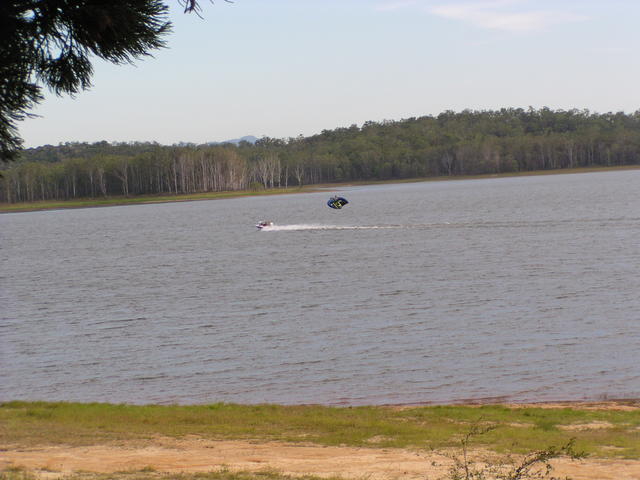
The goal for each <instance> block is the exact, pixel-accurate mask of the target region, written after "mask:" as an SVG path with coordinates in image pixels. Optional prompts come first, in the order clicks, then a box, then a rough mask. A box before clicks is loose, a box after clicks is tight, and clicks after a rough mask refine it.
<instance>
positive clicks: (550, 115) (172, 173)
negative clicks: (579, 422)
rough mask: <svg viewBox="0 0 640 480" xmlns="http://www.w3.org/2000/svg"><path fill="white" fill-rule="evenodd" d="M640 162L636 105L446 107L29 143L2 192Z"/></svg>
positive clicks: (203, 188) (141, 190)
mask: <svg viewBox="0 0 640 480" xmlns="http://www.w3.org/2000/svg"><path fill="white" fill-rule="evenodd" d="M621 165H640V111H638V112H635V113H633V114H625V113H606V114H596V113H590V112H588V111H586V110H570V111H563V110H558V111H553V110H550V109H547V108H543V109H539V110H535V109H529V110H523V109H503V110H498V111H470V110H465V111H463V112H459V113H455V112H444V113H442V114H440V115H438V116H435V117H434V116H425V117H421V118H410V119H406V120H401V121H384V122H380V123H377V122H366V123H365V124H364V125H362V126H361V127H358V126H356V125H352V126H351V127H348V128H337V129H334V130H324V131H323V132H321V133H320V134H318V135H313V136H310V137H296V138H289V139H275V138H268V137H265V138H262V139H260V140H258V141H257V142H256V143H255V144H250V143H248V142H240V143H239V144H238V145H234V144H225V145H194V144H180V145H174V146H170V147H169V146H161V145H159V144H157V143H117V144H110V143H107V142H98V143H93V144H88V143H67V144H64V145H59V146H51V145H47V146H43V147H39V148H35V149H27V150H24V151H23V152H22V154H21V156H20V158H19V159H18V161H16V162H13V163H11V164H9V167H8V168H7V169H6V170H5V171H4V172H0V173H2V175H3V178H2V179H0V199H1V200H3V201H7V202H20V201H33V200H49V199H71V198H77V197H97V196H108V195H123V194H124V195H140V194H180V193H196V192H210V191H226V190H242V189H247V188H251V187H255V186H256V185H261V186H262V188H273V187H287V186H294V185H304V184H314V183H323V182H345V181H355V180H386V179H411V178H422V177H433V176H455V175H475V174H486V173H489V174H494V173H495V174H498V173H508V172H523V171H531V170H551V169H563V168H575V167H593V166H621Z"/></svg>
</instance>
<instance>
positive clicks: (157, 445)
mask: <svg viewBox="0 0 640 480" xmlns="http://www.w3.org/2000/svg"><path fill="white" fill-rule="evenodd" d="M448 465H450V460H449V459H448V458H447V457H445V456H442V455H438V454H435V453H431V452H426V453H425V452H417V451H411V450H405V449H389V448H385V449H381V448H352V447H322V446H317V445H300V444H285V443H277V442H255V443H254V442H249V441H211V440H204V439H200V438H186V439H179V440H176V439H170V438H158V439H156V440H155V441H153V442H150V443H149V444H148V445H144V446H141V445H129V446H127V445H123V446H91V447H61V446H50V447H42V448H30V449H17V448H11V447H10V446H4V447H3V448H2V449H0V469H4V468H7V467H11V466H14V467H15V466H20V467H25V468H27V469H29V470H30V471H34V472H35V473H36V474H37V475H38V476H39V477H41V478H43V479H53V478H56V477H59V476H61V475H62V474H68V473H72V472H74V471H84V472H100V473H113V472H119V471H126V470H132V471H135V470H142V469H144V468H153V469H154V470H155V471H157V472H185V473H186V472H189V473H193V472H207V471H212V470H220V469H222V468H227V469H229V470H233V471H253V472H255V471H260V470H277V471H279V472H282V473H285V474H290V475H304V474H312V475H317V476H321V477H328V476H342V477H344V478H348V479H359V480H361V479H363V478H367V479H370V480H392V479H399V478H402V479H408V480H413V479H416V480H417V479H421V480H427V479H437V478H440V477H441V476H443V475H444V474H446V472H447V467H448ZM554 467H555V468H554V475H556V476H559V477H561V478H564V477H565V476H570V477H571V478H572V479H574V480H638V479H640V460H598V459H585V460H578V461H571V460H564V459H561V460H557V461H555V462H554Z"/></svg>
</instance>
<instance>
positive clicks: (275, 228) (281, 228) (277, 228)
mask: <svg viewBox="0 0 640 480" xmlns="http://www.w3.org/2000/svg"><path fill="white" fill-rule="evenodd" d="M442 225H443V224H439V225H437V224H422V225H318V224H313V223H300V224H293V225H271V226H268V227H263V228H262V229H261V231H263V232H291V231H301V230H388V229H400V228H428V227H436V226H442Z"/></svg>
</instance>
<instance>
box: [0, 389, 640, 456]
mask: <svg viewBox="0 0 640 480" xmlns="http://www.w3.org/2000/svg"><path fill="white" fill-rule="evenodd" d="M477 422H481V423H485V422H486V423H491V424H495V425H498V428H496V429H495V430H492V431H490V432H489V433H487V434H485V435H483V436H482V438H479V439H478V440H477V441H476V442H475V444H476V446H478V447H484V448H487V449H490V450H493V451H495V452H499V453H525V452H529V451H532V450H540V449H544V448H546V447H548V446H549V445H560V444H563V443H566V442H567V441H568V440H569V439H571V438H575V439H576V449H578V450H582V451H585V452H587V453H588V454H590V455H593V456H597V457H605V458H606V457H620V458H632V459H638V458H640V410H639V409H636V410H631V411H621V410H593V409H580V408H508V407H505V406H500V405H486V406H481V407H470V406H435V407H434V406H431V407H415V408H405V409H397V408H388V407H353V408H334V407H322V406H280V405H235V404H225V403H218V404H212V405H197V406H158V405H147V406H134V405H112V404H98V403H92V404H80V403H45V402H19V401H16V402H7V403H2V404H0V438H1V439H2V443H3V444H5V445H7V444H10V445H21V446H34V445H51V444H68V445H90V444H100V443H115V444H117V443H120V442H132V441H133V442H136V441H147V440H150V439H153V438H154V437H157V436H170V437H177V438H179V437H183V436H186V435H197V436H200V437H202V438H207V439H251V440H259V441H266V440H274V441H284V442H311V443H315V444H320V445H346V446H357V447H402V448H435V449H440V448H449V447H455V446H458V445H459V441H460V438H461V437H462V436H463V435H464V434H465V433H466V432H467V431H468V430H469V427H470V425H472V424H474V423H477ZM594 422H601V425H603V424H604V425H606V428H586V427H585V426H587V425H588V424H593V423H594ZM603 422H606V423H603ZM571 426H574V427H575V426H582V428H577V429H571V428H572V427H571Z"/></svg>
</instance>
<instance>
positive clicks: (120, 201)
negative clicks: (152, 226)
mask: <svg viewBox="0 0 640 480" xmlns="http://www.w3.org/2000/svg"><path fill="white" fill-rule="evenodd" d="M626 170H640V165H625V166H619V167H589V168H587V167H580V168H572V169H556V170H532V171H526V172H508V173H487V174H480V175H460V176H451V177H423V178H406V179H393V180H371V181H365V180H360V181H352V182H342V183H323V184H313V185H303V186H295V187H286V188H285V187H282V188H281V187H278V188H273V189H268V190H267V189H265V190H238V191H224V192H205V193H195V194H178V195H170V194H157V195H139V196H131V197H124V196H110V197H107V198H81V199H75V200H39V201H34V202H20V203H7V202H0V214H2V213H24V212H36V211H48V210H66V209H76V208H98V207H114V206H126V205H149V204H154V203H176V202H194V201H203V200H220V199H229V198H239V197H248V196H251V197H254V196H262V195H289V194H298V193H316V192H321V191H324V190H338V189H340V188H345V187H353V186H366V185H387V184H389V185H391V184H402V183H422V182H446V181H456V180H486V179H493V178H512V177H530V176H542V175H567V174H579V173H602V172H617V171H626Z"/></svg>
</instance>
